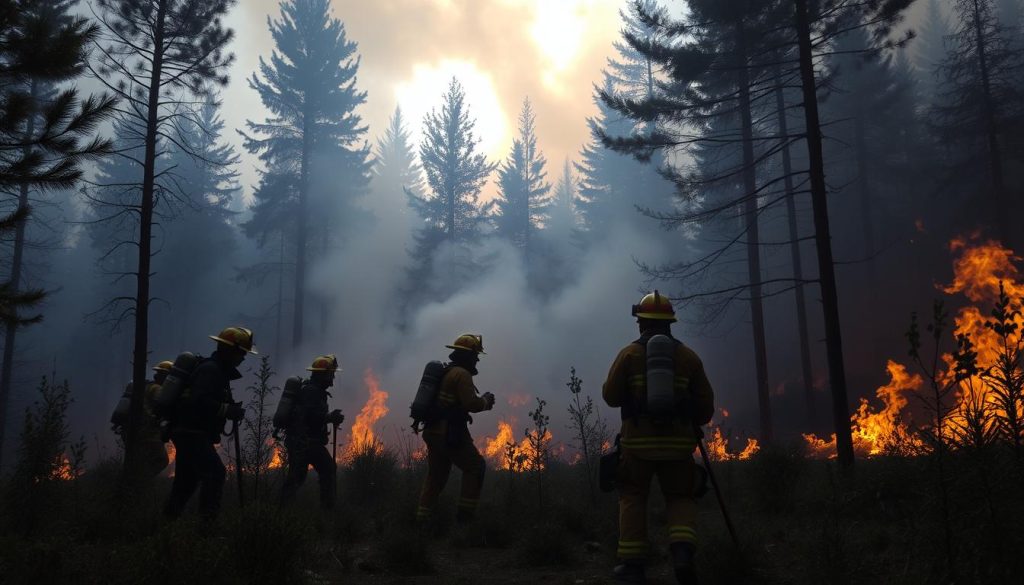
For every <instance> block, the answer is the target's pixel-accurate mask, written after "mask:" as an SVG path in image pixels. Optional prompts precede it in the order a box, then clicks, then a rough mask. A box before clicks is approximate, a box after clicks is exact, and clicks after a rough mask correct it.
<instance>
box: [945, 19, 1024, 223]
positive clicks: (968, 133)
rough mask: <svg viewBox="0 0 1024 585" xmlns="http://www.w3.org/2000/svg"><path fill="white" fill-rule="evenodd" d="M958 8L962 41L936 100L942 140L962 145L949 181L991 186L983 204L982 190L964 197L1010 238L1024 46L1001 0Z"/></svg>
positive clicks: (1023, 108) (1023, 110)
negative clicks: (1007, 23)
mask: <svg viewBox="0 0 1024 585" xmlns="http://www.w3.org/2000/svg"><path fill="white" fill-rule="evenodd" d="M953 11H954V14H955V15H956V19H957V24H956V31H955V36H954V43H953V47H952V50H951V52H950V53H949V55H948V56H947V58H946V60H945V61H944V62H943V64H942V72H943V74H944V82H945V83H944V92H943V95H942V99H941V101H940V102H939V103H938V104H937V105H935V106H934V107H933V111H932V115H933V125H934V128H935V131H936V137H937V139H938V141H939V142H940V143H945V144H949V145H953V146H954V147H955V151H954V152H953V153H952V160H951V161H950V162H951V164H950V165H949V168H948V170H949V183H950V184H955V185H957V186H959V187H960V188H961V189H962V190H967V191H968V193H970V191H971V190H973V189H979V188H980V189H982V190H983V191H985V192H987V193H986V195H987V197H985V198H984V199H985V200H987V201H986V202H985V203H983V204H981V205H978V204H977V203H976V200H977V198H976V197H971V199H969V200H967V201H966V202H964V205H965V206H968V207H972V208H978V207H980V208H981V209H980V211H981V213H980V214H979V213H977V211H978V210H977V209H975V210H974V211H975V213H974V214H970V213H965V214H964V215H975V216H978V215H980V217H981V218H985V219H987V220H988V222H991V223H992V224H993V225H995V226H996V229H997V233H998V235H999V237H1000V238H1001V239H1002V240H1003V241H1004V242H1006V243H1010V242H1011V237H1012V236H1014V235H1015V233H1018V232H1015V227H1014V226H1012V225H1011V222H1010V218H1011V217H1012V215H1013V214H1012V212H1013V210H1014V209H1015V207H1016V205H1017V204H1018V202H1017V201H1016V200H1015V199H1011V194H1010V189H1009V182H1008V180H1007V172H1008V171H1007V168H1008V166H1009V165H1008V163H1009V161H1010V160H1011V159H1016V158H1020V157H1021V155H1022V151H1024V149H1021V148H1020V146H1018V145H1017V144H1018V143H1017V141H1015V140H1014V139H1013V136H1015V135H1016V134H1017V133H1018V132H1019V131H1020V129H1022V128H1024V92H1022V89H1021V85H1020V78H1021V76H1022V75H1024V50H1022V48H1021V47H1019V46H1016V47H1015V46H1014V45H1013V44H1012V43H1011V42H1009V40H1008V38H1007V37H1006V29H1005V28H1003V27H1002V26H1000V23H999V22H998V20H997V18H996V14H995V7H994V3H993V0H956V1H955V3H954V5H953ZM966 211H967V210H965V212H966Z"/></svg>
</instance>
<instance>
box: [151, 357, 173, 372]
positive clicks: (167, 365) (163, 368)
mask: <svg viewBox="0 0 1024 585" xmlns="http://www.w3.org/2000/svg"><path fill="white" fill-rule="evenodd" d="M172 367H174V362H172V361H171V360H164V361H162V362H160V363H159V364H157V365H155V366H153V371H154V372H163V373H165V374H167V373H170V371H171V368H172Z"/></svg>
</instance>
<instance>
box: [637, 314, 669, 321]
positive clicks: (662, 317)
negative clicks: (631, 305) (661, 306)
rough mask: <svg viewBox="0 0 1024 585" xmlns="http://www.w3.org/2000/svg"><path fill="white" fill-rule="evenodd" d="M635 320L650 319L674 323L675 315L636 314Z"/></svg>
mask: <svg viewBox="0 0 1024 585" xmlns="http://www.w3.org/2000/svg"><path fill="white" fill-rule="evenodd" d="M636 318H637V319H650V320H652V321H668V322H669V323H675V322H676V316H675V315H666V314H665V313H637V314H636Z"/></svg>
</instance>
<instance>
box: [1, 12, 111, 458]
mask: <svg viewBox="0 0 1024 585" xmlns="http://www.w3.org/2000/svg"><path fill="white" fill-rule="evenodd" d="M71 4H72V3H71V2H68V1H59V0H53V1H50V2H28V3H26V2H19V1H16V0H0V192H3V193H5V194H8V195H10V196H11V198H12V199H14V201H15V209H14V210H13V211H11V212H8V213H6V214H4V215H3V219H2V221H0V230H2V231H3V232H4V233H5V234H11V235H13V240H14V249H13V253H12V257H11V273H10V276H9V279H8V280H7V281H6V282H3V283H2V284H0V319H2V321H3V323H2V325H3V327H4V354H3V364H2V365H0V465H2V461H3V453H4V436H5V435H6V428H7V424H6V423H7V406H8V403H9V402H10V394H11V377H12V368H13V360H14V351H15V347H16V341H17V340H16V335H17V330H18V328H19V327H21V326H24V325H28V324H30V323H34V322H36V321H38V319H37V318H36V317H34V316H26V315H22V314H21V311H22V310H26V309H32V308H34V307H36V306H37V305H38V303H39V302H40V301H41V300H42V292H41V291H39V290H36V289H24V288H23V286H24V283H23V282H22V281H23V278H22V268H23V258H24V252H25V244H26V242H25V239H26V238H25V230H26V226H27V222H28V219H29V217H30V214H31V209H30V205H29V193H30V191H31V190H32V189H38V190H54V189H69V188H72V187H74V186H75V185H76V184H77V183H78V181H79V179H80V178H81V176H82V170H81V166H82V164H83V163H84V162H86V161H88V160H90V159H93V158H95V157H98V156H101V155H104V154H107V153H108V152H109V147H110V143H109V142H108V141H106V140H102V139H100V138H95V137H93V136H94V133H95V130H96V127H97V126H98V125H99V124H100V123H101V122H102V121H103V120H105V119H107V118H108V117H109V116H110V114H111V113H112V111H113V107H114V98H113V97H111V96H108V95H96V96H89V97H87V98H85V99H84V100H81V99H79V94H78V91H77V89H75V88H73V87H72V88H67V89H61V90H56V89H54V88H55V87H56V86H58V85H59V84H62V83H66V82H69V81H72V80H74V79H76V78H78V77H79V76H81V75H82V73H83V72H84V71H85V63H86V60H87V59H88V48H89V44H90V43H91V42H92V41H93V39H95V38H96V36H97V34H98V29H97V27H96V26H95V25H93V24H90V23H89V22H88V21H87V20H85V19H83V18H79V17H75V16H73V15H72V14H71V13H70V8H71V6H70V5H71Z"/></svg>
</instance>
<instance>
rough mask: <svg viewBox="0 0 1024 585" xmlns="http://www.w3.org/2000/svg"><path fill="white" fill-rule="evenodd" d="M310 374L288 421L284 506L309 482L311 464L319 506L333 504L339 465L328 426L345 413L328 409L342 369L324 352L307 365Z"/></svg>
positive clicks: (341, 418) (296, 396)
mask: <svg viewBox="0 0 1024 585" xmlns="http://www.w3.org/2000/svg"><path fill="white" fill-rule="evenodd" d="M306 370H307V371H309V372H310V377H309V379H308V380H305V381H304V382H303V383H302V386H301V388H300V389H299V391H298V392H297V393H296V395H295V396H294V397H292V398H291V400H292V404H291V408H290V411H289V413H288V415H287V421H286V424H285V433H286V435H285V447H286V448H287V449H288V477H287V479H285V482H284V487H282V488H281V505H282V506H283V505H287V504H288V503H290V502H291V501H292V500H293V499H294V497H295V493H296V492H297V491H298V490H299V487H301V486H302V483H303V482H304V481H306V474H307V473H308V472H309V467H310V466H313V469H314V470H316V473H317V477H318V480H319V482H320V506H321V507H322V508H323V509H325V510H330V509H332V508H333V507H334V497H335V487H334V485H335V478H336V476H337V472H338V469H337V464H336V463H335V461H334V458H333V457H332V456H331V453H330V452H329V451H328V450H327V442H328V430H327V425H328V424H331V425H334V426H335V427H336V426H338V425H340V424H341V423H342V422H343V421H344V420H345V416H344V415H343V414H342V413H341V411H340V410H337V409H335V410H332V411H330V412H328V411H327V408H328V407H327V399H328V398H329V397H330V396H331V393H330V392H328V391H327V389H328V388H330V387H331V386H333V385H334V376H335V375H336V374H337V372H340V371H341V368H340V367H338V359H337V358H336V357H334V356H333V355H322V356H320V357H318V358H316V359H315V360H313V364H312V365H311V366H310V367H308V368H306Z"/></svg>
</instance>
